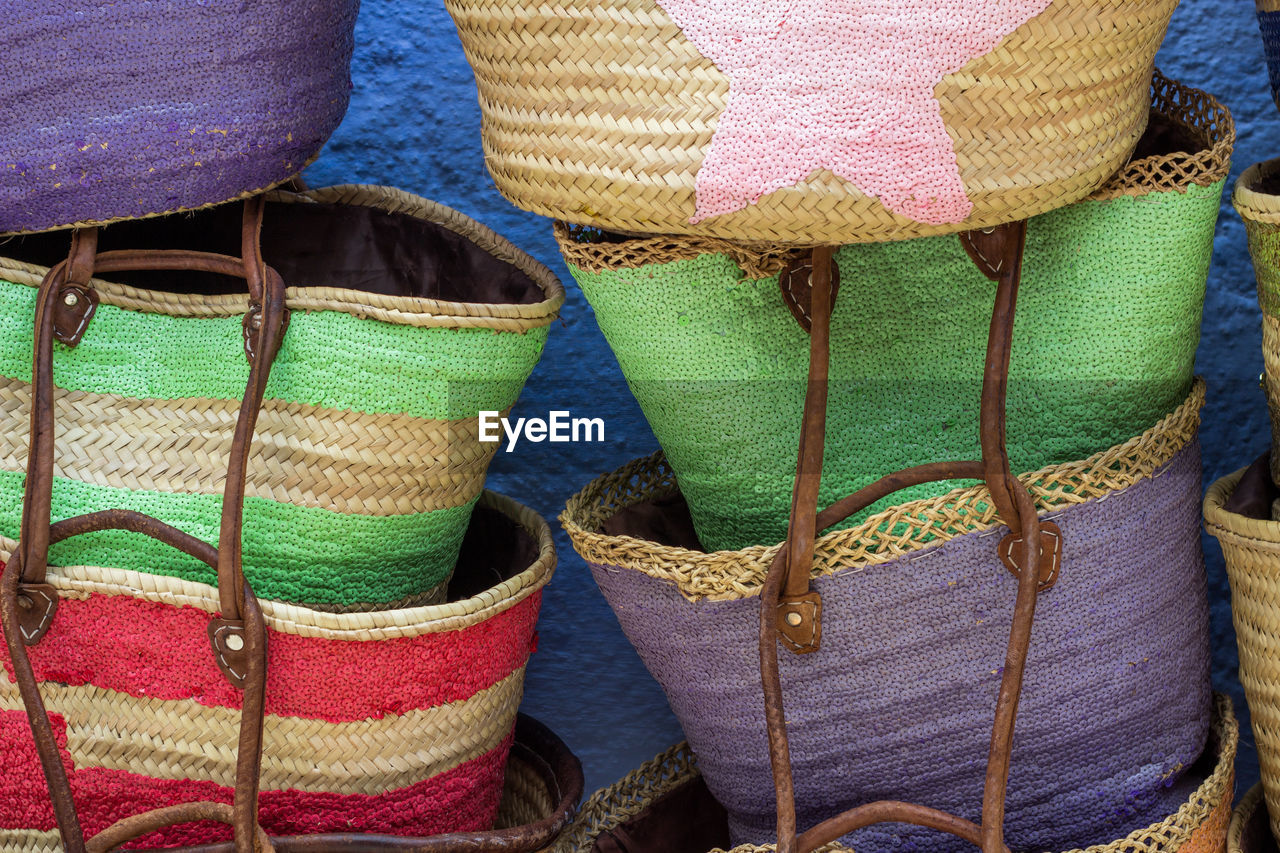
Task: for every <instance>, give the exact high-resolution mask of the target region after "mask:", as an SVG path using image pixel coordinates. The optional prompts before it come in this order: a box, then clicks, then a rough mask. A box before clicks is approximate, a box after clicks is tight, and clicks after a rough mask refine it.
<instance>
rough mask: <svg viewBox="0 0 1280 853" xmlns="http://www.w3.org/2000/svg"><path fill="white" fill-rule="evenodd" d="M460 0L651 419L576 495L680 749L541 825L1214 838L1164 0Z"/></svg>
mask: <svg viewBox="0 0 1280 853" xmlns="http://www.w3.org/2000/svg"><path fill="white" fill-rule="evenodd" d="M446 5H447V6H448V8H449V10H450V13H451V14H452V15H453V18H454V21H455V23H456V24H457V27H458V32H459V35H460V37H461V40H462V44H463V47H464V49H465V50H466V52H467V55H468V59H469V60H470V62H471V64H472V66H473V68H474V69H475V73H476V82H477V87H478V90H479V96H480V103H481V107H482V111H483V115H484V127H483V135H484V144H485V152H486V162H487V164H488V166H489V168H490V171H491V174H492V176H493V178H494V180H495V182H496V183H497V185H498V188H499V189H500V190H501V191H502V192H503V193H504V194H505V195H506V196H507V197H508V198H509V199H510V200H511V201H512V202H514V203H515V204H517V205H519V206H521V207H524V208H525V209H528V210H532V211H535V212H538V213H543V214H545V215H549V216H552V217H554V218H555V219H557V220H559V221H558V222H557V223H556V225H555V229H556V236H557V239H558V240H559V242H560V247H561V249H562V251H563V253H564V256H565V260H566V263H567V264H568V266H569V268H570V271H571V272H572V273H573V275H574V277H575V278H576V279H577V280H578V282H579V284H580V285H581V286H582V288H583V291H584V293H585V294H586V296H587V299H588V300H589V301H590V302H591V304H592V306H593V308H594V309H595V313H596V316H597V318H598V320H599V323H600V326H601V329H602V331H603V332H604V334H605V337H606V338H607V339H608V341H609V343H610V345H611V346H612V347H613V350H614V352H615V354H616V355H617V357H618V360H619V362H620V364H621V366H622V369H623V372H624V374H625V375H626V377H627V381H628V383H629V384H630V385H631V387H632V389H633V391H634V392H635V394H636V396H637V398H638V400H639V402H640V404H641V406H642V408H643V409H644V411H645V414H646V417H647V418H648V420H649V422H650V425H651V426H652V427H653V430H654V432H655V434H656V435H657V437H658V439H659V441H660V443H661V444H662V446H663V451H664V452H663V453H662V454H657V455H655V456H653V457H650V458H648V459H643V460H639V461H637V462H634V463H632V464H631V465H628V466H626V467H624V468H623V469H621V470H619V471H617V472H614V473H612V474H607V475H605V476H603V477H601V478H600V479H598V480H597V481H595V482H594V483H592V484H590V485H589V486H587V487H586V488H585V489H584V490H583V491H582V492H580V493H579V494H578V495H577V496H575V497H574V498H573V499H571V500H570V502H569V505H568V507H567V508H566V510H565V512H564V514H563V515H562V516H561V520H562V522H563V523H564V525H565V527H566V529H567V530H568V532H569V534H570V537H571V539H572V540H573V542H574V545H575V547H576V548H577V550H578V551H579V553H580V554H581V555H582V556H583V558H584V559H585V560H586V561H587V562H588V563H589V565H590V568H591V571H592V573H593V575H594V577H595V579H596V582H597V584H598V585H599V586H600V588H601V590H602V592H603V593H604V595H605V597H606V598H607V599H608V601H609V603H610V604H611V606H612V607H613V609H614V611H615V613H616V614H617V616H618V619H619V621H620V622H621V623H622V627H623V630H624V631H625V632H626V634H627V636H628V638H629V639H630V640H631V641H632V643H633V644H634V645H635V646H636V648H637V650H638V651H639V653H640V655H641V657H642V658H643V659H644V660H645V663H646V665H647V666H648V668H649V669H650V671H651V672H652V673H653V674H654V676H655V677H656V678H657V680H658V681H659V683H660V684H661V685H662V686H663V688H664V690H665V691H666V693H667V697H668V699H669V700H670V702H671V704H672V707H673V709H674V710H675V712H676V715H677V717H678V718H679V719H680V721H681V723H682V724H683V726H684V728H685V732H686V734H687V735H688V738H689V747H690V748H691V750H692V753H694V754H696V755H697V767H698V773H699V774H700V775H701V778H702V780H704V783H705V788H702V789H700V791H701V793H698V794H696V795H693V794H691V793H690V792H689V790H688V789H686V788H681V787H680V784H681V783H684V782H689V781H690V780H691V779H692V777H693V776H694V775H695V774H694V773H693V771H692V770H691V769H690V768H691V767H692V764H691V763H686V764H685V765H682V766H681V767H680V768H677V769H676V770H672V769H671V768H670V767H667V766H665V765H664V766H661V767H652V768H649V769H647V770H645V771H642V773H641V775H640V776H638V777H636V778H633V779H629V780H624V782H623V783H621V785H620V788H619V789H618V790H617V791H614V792H604V793H602V794H600V795H597V798H596V799H595V800H594V801H593V803H594V806H593V808H592V809H589V810H588V811H587V812H586V813H584V816H583V818H582V819H581V821H580V823H579V825H578V827H577V828H576V830H575V832H573V833H571V834H570V835H569V836H567V837H566V838H565V839H562V841H561V846H560V848H559V849H561V850H563V851H566V853H567V851H571V850H581V851H586V850H597V851H601V853H604V851H627V853H640V851H650V850H653V851H657V850H663V851H679V853H704V851H706V850H707V849H709V848H710V847H714V846H724V845H729V844H736V845H744V846H743V848H742V849H744V850H748V849H758V845H769V849H772V845H773V844H775V843H776V846H777V849H778V850H781V851H786V853H792V851H805V852H806V853H807V851H812V850H816V849H818V848H823V849H827V848H825V847H824V845H827V844H835V843H836V842H837V840H839V841H840V842H841V843H848V844H852V845H853V846H854V847H855V848H856V849H857V850H859V851H862V853H868V851H876V853H880V851H890V850H900V849H903V850H905V849H917V848H923V849H929V850H949V849H953V848H955V847H956V846H957V845H961V844H963V843H964V842H971V843H973V844H977V845H979V846H981V847H982V849H983V850H984V851H986V853H997V851H1001V850H1003V849H1005V845H1006V844H1007V845H1008V846H1009V847H1010V848H1012V849H1032V848H1034V849H1051V850H1052V849H1070V848H1074V847H1087V846H1089V845H1096V844H1101V843H1106V842H1108V841H1109V840H1110V839H1114V838H1119V839H1125V840H1122V841H1118V842H1116V843H1115V844H1116V847H1115V849H1129V847H1130V846H1141V847H1143V848H1144V849H1159V850H1167V851H1173V850H1180V849H1186V850H1199V849H1202V848H1203V849H1205V850H1217V849H1220V848H1221V846H1222V844H1223V843H1224V839H1225V829H1226V816H1227V814H1228V810H1229V808H1230V800H1231V790H1232V789H1231V785H1232V781H1231V780H1232V772H1231V766H1232V761H1233V756H1234V744H1235V728H1234V722H1233V721H1232V719H1231V711H1230V707H1229V705H1228V704H1225V703H1220V704H1218V705H1217V706H1216V710H1215V706H1214V703H1213V701H1212V699H1211V695H1210V692H1209V686H1208V654H1209V650H1208V636H1207V602H1206V590H1205V578H1204V569H1203V563H1202V559H1201V553H1200V549H1199V540H1198V521H1199V512H1198V504H1199V498H1200V463H1199V445H1198V441H1197V430H1198V424H1199V410H1200V405H1201V403H1202V400H1203V393H1204V392H1203V386H1202V385H1201V384H1200V383H1199V382H1197V381H1195V380H1194V378H1193V376H1192V368H1191V366H1192V359H1193V357H1194V352H1195V348H1196V344H1197V341H1198V337H1199V325H1200V313H1201V307H1202V304H1203V297H1204V286H1205V278H1206V275H1207V269H1208V260H1209V254H1210V252H1211V249H1212V238H1213V229H1214V223H1215V221H1216V216H1217V209H1218V204H1219V199H1220V196H1221V192H1222V187H1223V183H1224V180H1225V176H1226V172H1227V161H1228V158H1229V154H1230V150H1231V146H1232V142H1233V139H1234V132H1233V129H1232V124H1231V119H1230V117H1229V115H1228V114H1227V113H1226V111H1225V110H1224V109H1223V108H1222V107H1221V106H1220V105H1219V104H1217V103H1216V102H1215V101H1214V100H1213V98H1212V97H1210V96H1209V95H1207V94H1205V93H1203V92H1198V91H1196V90H1193V89H1190V88H1187V87H1185V86H1182V85H1180V84H1178V83H1175V82H1173V81H1170V80H1167V79H1165V78H1163V77H1161V76H1159V75H1158V74H1156V75H1155V76H1154V79H1153V73H1152V72H1153V69H1152V57H1153V56H1154V54H1155V51H1156V49H1157V47H1158V46H1159V44H1160V41H1161V39H1162V37H1163V32H1164V28H1165V25H1166V24H1167V22H1168V18H1169V15H1170V13H1171V12H1172V7H1173V5H1174V4H1173V3H1169V2H1138V3H1135V2H1132V0H1124V2H1121V0H1054V2H1049V0H1015V2H1006V3H1000V4H991V3H986V2H979V0H973V2H968V3H966V2H961V3H955V4H949V5H948V6H947V7H946V8H945V9H943V8H939V6H938V4H936V3H927V2H923V0H921V2H892V3H890V2H870V3H856V4H849V3H844V4H827V5H825V6H824V5H821V4H810V5H807V6H796V5H795V4H788V3H772V2H764V3H755V4H748V3H741V2H732V0H728V2H699V0H654V2H650V0H593V2H586V0H540V2H528V0H498V2H496V3H494V2H483V3H482V2H475V0H446ZM957 234H959V238H958V239H957ZM908 238H910V239H908ZM1023 280H1025V281H1026V287H1025V290H1026V293H1025V294H1023V297H1024V301H1023V305H1022V308H1021V311H1020V312H1018V317H1019V320H1018V334H1017V336H1016V337H1015V336H1014V335H1013V320H1014V315H1015V311H1016V310H1017V307H1018V304H1017V303H1018V299H1019V292H1018V290H1019V284H1020V282H1021V281H1023ZM806 359H807V360H806ZM828 407H830V411H828ZM975 425H978V426H979V429H978V430H977V431H976V432H975V430H974V426H975ZM968 459H974V460H979V461H955V460H968ZM797 460H798V461H797ZM903 466H910V467H903ZM895 469H901V470H898V471H897V473H889V472H891V471H894V470H895ZM1019 471H1022V472H1027V473H1024V474H1021V475H1020V476H1014V474H1015V472H1019ZM885 475H888V476H885ZM973 480H978V481H981V482H982V485H980V486H967V487H966V486H965V485H964V484H965V483H966V482H967V481H968V482H971V481H973ZM824 531H828V532H826V533H824ZM779 542H781V544H778V543H779ZM1156 614H1160V616H1159V618H1156ZM1033 621H1034V625H1035V632H1034V634H1033V633H1032V624H1033ZM1020 698H1021V708H1020V707H1019V699H1020ZM993 708H994V712H995V716H994V728H993V726H992V711H993ZM1015 717H1016V718H1017V719H1018V722H1017V733H1018V734H1017V738H1016V739H1015V738H1014V722H1015ZM684 760H685V759H684V758H682V759H681V761H684ZM687 761H688V762H691V761H692V758H691V756H689V757H688V758H687ZM673 777H674V778H673ZM699 784H702V783H699ZM904 824H905V825H904ZM602 828H607V829H609V830H611V831H612V830H615V829H617V830H619V831H618V832H611V834H609V835H608V837H607V838H605V836H604V835H603V834H602V833H601V831H600V830H601V829H602ZM939 830H940V831H941V833H942V834H940V833H939ZM673 831H674V832H673ZM1126 837H1127V838H1126ZM831 849H836V848H834V847H833V848H831Z"/></svg>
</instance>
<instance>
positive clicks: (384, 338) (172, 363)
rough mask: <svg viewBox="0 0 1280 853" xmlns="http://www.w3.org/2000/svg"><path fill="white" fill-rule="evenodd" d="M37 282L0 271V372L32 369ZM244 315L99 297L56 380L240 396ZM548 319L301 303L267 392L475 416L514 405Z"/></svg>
mask: <svg viewBox="0 0 1280 853" xmlns="http://www.w3.org/2000/svg"><path fill="white" fill-rule="evenodd" d="M35 302H36V288H34V287H29V286H27V285H22V284H15V283H13V282H5V281H0V374H3V375H4V376H7V377H10V378H12V379H22V380H24V381H30V379H31V350H32V322H33V318H34V316H35ZM242 335H243V333H242V329H241V318H240V317H171V316H168V315H165V314H148V313H143V312H139V311H130V310H127V309H124V308H119V307H116V306H113V305H100V306H99V307H98V310H97V313H96V314H95V315H94V318H93V321H92V322H91V323H90V325H89V330H88V332H86V333H85V336H84V339H83V340H82V341H81V342H80V343H79V345H77V346H76V347H74V348H72V347H65V346H62V345H60V344H59V345H57V346H56V349H55V352H54V382H55V383H56V384H57V385H58V386H59V387H61V388H67V389H69V390H76V391H92V392H95V393H99V394H119V395H121V396H123V397H141V398H146V397H150V398H156V399H164V400H174V399H182V398H186V397H208V398H212V399H221V400H239V399H241V398H242V397H243V396H244V388H245V383H246V382H247V381H248V377H249V365H248V362H247V360H246V359H245V358H244V344H243V337H242ZM546 338H547V328H546V327H541V328H536V329H530V330H529V331H527V332H524V333H516V332H495V331H493V330H490V329H451V328H436V327H428V328H419V327H414V326H401V325H396V324H394V323H385V322H382V321H379V320H368V319H360V318H358V317H353V316H352V315H350V314H347V313H344V312H341V311H295V312H293V314H292V315H291V316H290V319H289V330H288V332H287V333H286V335H285V338H284V343H283V345H282V346H281V347H280V353H279V355H278V356H276V360H275V362H274V364H273V365H272V368H271V378H270V381H269V383H268V384H267V396H268V397H270V398H273V399H277V400H285V401H288V402H291V403H301V404H304V405H310V406H323V407H326V408H332V409H349V410H352V411H358V412H365V413H367V414H388V413H389V414H407V415H410V416H413V417H418V418H437V419H440V420H456V419H460V418H472V417H475V415H476V413H477V412H478V411H481V410H493V411H501V410H503V409H506V408H508V407H509V406H511V405H512V404H513V403H514V402H515V400H516V397H517V396H519V394H520V388H521V387H522V386H523V385H524V382H525V380H526V379H527V378H528V377H529V374H530V372H532V370H533V368H534V365H535V364H537V362H538V358H539V356H541V354H542V347H543V344H544V343H545V342H546Z"/></svg>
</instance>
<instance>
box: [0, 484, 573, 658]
mask: <svg viewBox="0 0 1280 853" xmlns="http://www.w3.org/2000/svg"><path fill="white" fill-rule="evenodd" d="M477 505H478V506H482V507H489V508H491V509H494V510H497V511H498V512H501V513H502V514H503V515H505V516H507V517H508V518H510V519H511V520H513V521H515V522H516V523H517V524H519V525H520V527H522V528H523V529H524V530H525V531H527V532H528V533H529V534H530V535H531V536H533V537H534V539H535V540H536V541H537V543H538V556H537V558H536V559H535V560H534V561H533V563H532V564H531V565H530V566H529V567H528V568H526V569H524V570H523V571H521V572H520V573H519V574H516V575H514V576H513V577H510V578H508V579H507V580H505V581H502V582H501V583H498V584H496V585H494V586H492V587H490V588H489V589H487V590H485V591H484V592H481V593H479V594H477V595H473V596H471V597H470V598H467V599H463V600H462V601H450V602H445V603H442V604H425V605H420V606H416V607H404V608H399V609H391V610H371V611H361V612H354V611H347V612H330V611H324V610H315V609H312V608H309V607H303V606H301V605H297V604H290V603H288V602H282V601H272V600H266V599H262V600H260V604H261V606H262V612H263V615H264V617H265V618H266V623H267V626H268V627H270V628H272V629H273V630H275V631H279V632H280V633H284V634H294V635H297V636H300V637H318V638H324V639H333V640H359V641H370V640H391V639H397V638H402V637H416V636H420V635H423V634H432V633H443V632H445V631H456V630H460V629H462V628H466V627H469V626H471V625H476V624H479V623H481V622H484V621H485V620H487V619H490V618H492V617H493V616H495V615H496V614H498V613H501V612H502V611H504V610H508V609H510V608H511V607H514V606H515V605H516V604H518V603H519V602H521V601H523V600H524V599H526V598H528V597H529V596H530V595H533V594H534V593H535V592H537V591H538V590H540V589H542V587H544V586H545V585H546V584H547V582H548V581H549V580H551V576H552V574H553V573H554V572H555V566H556V552H555V542H554V540H553V539H552V537H551V528H550V527H549V526H548V525H547V522H546V521H545V520H544V519H543V518H542V516H540V515H538V514H537V513H536V512H534V511H533V510H531V509H529V508H528V507H526V506H524V505H522V504H519V503H516V502H515V501H513V500H511V499H510V498H508V497H506V496H504V495H499V494H497V493H495V492H490V491H488V490H486V491H485V492H483V493H482V494H481V496H480V500H479V503H478V504H477ZM16 545H17V543H16V542H15V541H14V540H12V539H9V538H8V537H0V556H2V557H3V558H4V559H6V560H7V559H8V558H9V556H10V555H11V554H12V553H13V551H14V548H15V547H16ZM48 583H50V584H52V585H53V587H54V588H55V589H56V590H58V592H59V593H60V594H61V595H62V596H63V597H75V598H87V597H88V596H89V595H93V594H102V595H128V596H131V597H133V598H140V599H144V600H146V601H155V602H159V603H162V604H169V605H174V606H188V607H194V608H196V609H198V610H203V611H205V612H206V613H211V614H212V613H218V612H219V611H220V607H219V603H218V590H217V587H214V586H210V585H209V584H202V583H195V582H192V581H187V580H183V579H181V578H174V577H169V576H168V575H153V574H146V573H144V572H136V571H130V570H126V569H114V568H106V567H100V566H58V567H54V566H50V567H49V573H48Z"/></svg>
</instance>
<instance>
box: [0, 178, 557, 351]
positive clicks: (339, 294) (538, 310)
mask: <svg viewBox="0 0 1280 853" xmlns="http://www.w3.org/2000/svg"><path fill="white" fill-rule="evenodd" d="M266 198H267V200H268V201H273V202H280V203H285V204H346V205H352V206H357V207H370V208H374V209H377V210H382V211H384V212H386V213H396V214H404V215H408V216H412V217H414V218H417V219H421V220H422V221H424V222H429V223H432V224H434V225H439V226H441V227H443V228H447V229H448V230H450V231H452V232H454V233H455V234H458V235H459V236H461V237H464V238H466V239H468V240H470V241H471V242H473V243H475V244H476V245H477V246H478V247H479V248H481V249H482V250H484V251H485V252H488V253H489V254H490V255H492V256H493V257H495V258H497V259H498V260H500V261H503V262H505V263H508V264H510V265H512V266H514V267H515V268H516V269H518V270H520V271H521V272H522V273H524V274H525V275H527V276H528V277H529V278H530V279H532V280H533V282H534V284H536V285H537V286H538V288H539V289H540V290H541V291H542V293H543V296H544V299H543V300H542V301H541V302H535V303H532V304H528V305H514V304H497V305H495V304H488V303H480V302H449V301H445V300H440V299H425V298H421V297H414V296H387V295H384V294H380V293H366V292H364V291H360V290H351V289H348V288H340V287H290V288H287V289H286V290H285V296H286V304H287V305H288V307H289V308H291V309H294V310H303V311H342V312H344V313H347V314H352V315H354V316H356V317H360V318H362V319H373V320H382V321H383V322H387V323H395V324H396V325H402V326H419V327H444V328H483V329H494V330H497V331H503V332H525V331H528V330H529V329H536V328H541V327H543V326H549V325H551V322H552V321H553V320H555V318H556V317H557V316H559V313H560V307H561V306H562V305H563V304H564V299H565V292H564V286H563V285H562V284H561V283H560V280H559V279H557V278H556V277H555V275H554V274H552V272H551V270H549V269H547V268H546V267H545V266H543V265H542V264H540V263H538V262H537V261H536V260H534V259H533V258H532V257H530V256H529V255H527V254H526V253H524V252H522V251H520V250H519V249H517V248H516V247H515V246H514V245H513V244H512V243H510V242H509V241H508V240H506V239H505V238H503V237H501V236H499V235H498V234H496V233H495V232H494V231H492V230H491V229H489V228H486V227H485V226H484V225H482V224H480V223H479V222H476V221H475V220H474V219H472V218H471V217H469V216H467V215H465V214H462V213H459V212H458V211H456V210H454V209H452V208H449V207H445V206H444V205H442V204H437V203H436V202H434V201H430V200H428V199H425V198H421V197H419V196H415V195H412V194H411V193H407V192H404V191H403V190H398V189H393V188H391V187H380V186H370V185H363V184H344V185H341V186H335V187H326V188H324V189H318V190H310V191H308V192H305V193H294V192H288V191H285V190H276V191H274V192H271V193H268V194H267V196H266ZM48 271H49V268H48V267H44V266H39V265H37V264H28V263H24V262H23V261H19V260H16V259H13V258H0V278H3V279H5V280H6V281H11V282H13V283H15V284H25V285H30V286H32V287H39V285H40V282H41V280H43V278H44V276H45V274H46V273H47V272H48ZM91 285H92V286H93V288H94V290H96V291H97V293H98V296H99V299H100V300H101V302H102V303H103V304H106V305H115V306H117V307H120V308H128V309H131V310H134V311H144V312H150V313H159V314H168V315H172V316H180V317H230V316H237V315H240V314H243V313H245V311H246V310H247V308H248V304H249V300H248V295H247V294H244V293H227V294H219V295H213V296H208V295H201V294H184V293H165V292H162V291H154V290H143V289H141V288H136V287H130V286H129V285H125V284H119V283H116V282H110V281H105V280H103V279H99V278H94V279H92V280H91Z"/></svg>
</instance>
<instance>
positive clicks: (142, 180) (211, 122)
mask: <svg viewBox="0 0 1280 853" xmlns="http://www.w3.org/2000/svg"><path fill="white" fill-rule="evenodd" d="M359 8H360V2H359V0H306V2H300V0H254V2H253V3H209V2H201V3H192V2H187V0H113V2H111V3H98V4H92V5H87V4H85V3H81V2H77V0H21V2H9V3H5V5H4V25H5V36H6V39H5V49H4V52H3V54H0V175H3V180H0V233H6V232H22V231H43V230H47V229H51V228H66V227H70V226H72V225H77V224H78V225H88V224H101V223H104V222H110V221H114V220H118V219H125V218H136V217H143V216H155V215H158V214H162V213H166V212H174V211H179V210H190V209H193V208H199V207H203V206H205V205H210V204H217V203H219V202H223V201H228V200H230V199H234V198H238V197H241V196H245V195H249V194H252V193H254V192H258V191H261V190H264V189H267V188H268V187H271V186H274V185H276V184H279V183H281V182H283V181H286V180H288V179H289V178H291V177H293V176H294V175H296V174H298V173H299V172H300V171H302V168H303V166H305V165H306V164H307V163H308V162H309V161H310V160H312V159H314V158H315V157H316V155H317V154H319V153H320V148H321V146H322V145H324V143H325V141H326V140H327V139H328V138H329V135H330V134H331V133H333V131H334V129H335V128H337V126H338V123H339V122H340V121H342V116H343V115H344V114H345V113H346V111H347V100H348V97H349V93H350V89H351V78H350V65H351V51H352V47H353V45H354V29H355V23H356V13H357V11H358V10H359ZM36 69H38V74H37V73H35V70H36Z"/></svg>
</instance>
